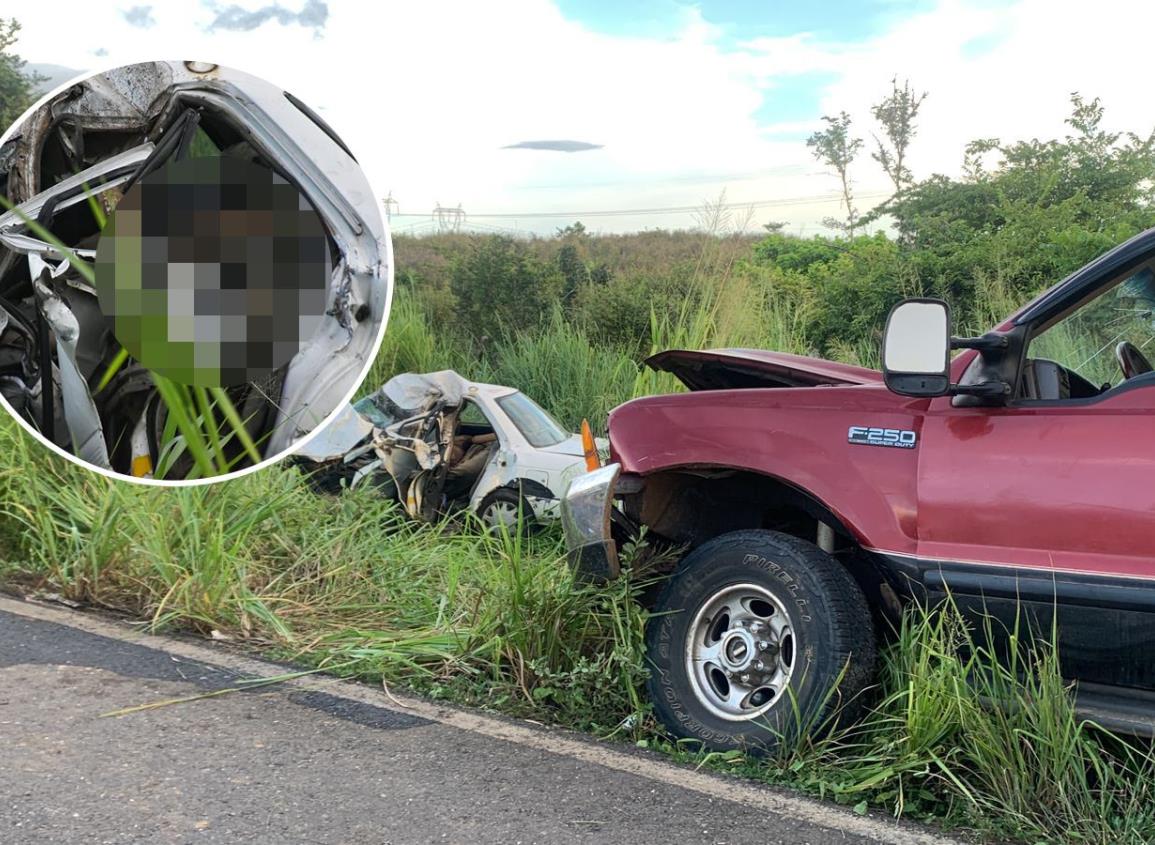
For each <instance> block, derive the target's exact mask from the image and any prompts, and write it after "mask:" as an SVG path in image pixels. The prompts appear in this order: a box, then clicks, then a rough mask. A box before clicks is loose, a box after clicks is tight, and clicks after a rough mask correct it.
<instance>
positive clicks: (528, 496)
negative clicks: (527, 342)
mask: <svg viewBox="0 0 1155 845" xmlns="http://www.w3.org/2000/svg"><path fill="white" fill-rule="evenodd" d="M606 446H607V443H606V442H605V441H604V440H601V439H595V438H593V437H592V436H591V435H590V434H589V432H588V429H587V430H585V431H584V432H583V433H582V434H573V433H570V432H568V431H566V430H565V429H564V428H563V427H562V426H561V425H560V424H559V423H558V422H557V421H556V420H555V419H554V418H553V417H551V416H550V415H549V414H548V413H547V412H546V411H545V410H544V409H542V408H541V406H539V405H538V404H537V403H536V402H534V401H533V400H532V399H530V398H529V397H528V396H526V395H525V394H524V393H522V392H521V391H519V390H517V389H515V388H512V387H503V386H500V385H495V384H480V383H477V382H471V381H467V380H465V379H464V378H462V377H461V376H460V375H458V374H457V373H455V372H453V371H452V370H442V371H441V372H436V373H426V374H416V373H406V374H404V375H399V376H396V377H394V378H393V379H390V380H389V381H388V382H386V383H385V385H384V386H383V387H382V388H381V389H379V390H378V391H376V392H375V393H373V394H371V395H370V396H367V397H365V398H364V399H361V400H359V401H357V402H355V403H353V404H352V405H349V406H347V407H346V408H345V409H343V410H342V411H341V412H340V413H339V414H338V415H337V417H335V418H334V419H333V421H332V422H331V423H330V424H329V425H327V426H326V427H325V428H324V429H323V430H322V431H321V432H320V433H319V434H318V435H317V436H316V437H314V438H313V439H312V440H311V441H309V442H308V443H307V444H306V445H305V446H304V447H303V448H302V449H300V450H298V451H297V453H296V460H295V463H296V464H297V466H298V467H300V468H301V469H302V470H303V471H304V472H305V473H306V474H307V476H308V478H309V481H310V483H311V485H312V486H313V488H314V489H315V490H318V491H319V492H328V493H336V492H340V491H341V490H343V489H349V488H353V487H360V486H366V485H369V486H373V487H375V488H377V489H379V490H380V491H381V492H382V493H383V494H385V495H389V496H395V497H396V498H397V500H398V501H399V502H400V503H401V505H402V506H403V507H404V509H405V512H406V513H407V514H408V515H409V516H411V517H413V518H415V519H419V520H422V521H431V520H434V519H436V518H438V517H439V516H443V515H446V514H452V513H456V512H461V511H471V512H473V513H475V514H477V516H479V517H480V518H481V520H482V521H483V522H484V523H486V524H487V525H489V526H497V525H501V524H503V525H505V526H507V527H513V526H516V525H517V524H518V518H519V512H520V516H521V520H522V522H521V524H523V525H533V524H535V523H540V522H542V521H546V520H551V519H556V518H557V516H558V502H559V499H560V497H561V495H562V494H563V493H564V492H565V490H566V487H568V486H569V483H570V481H571V480H572V479H574V478H575V477H576V476H579V475H581V474H583V473H585V472H586V471H587V468H588V467H589V466H591V465H593V463H591V462H596V460H597V453H598V451H599V450H604V449H605V448H606Z"/></svg>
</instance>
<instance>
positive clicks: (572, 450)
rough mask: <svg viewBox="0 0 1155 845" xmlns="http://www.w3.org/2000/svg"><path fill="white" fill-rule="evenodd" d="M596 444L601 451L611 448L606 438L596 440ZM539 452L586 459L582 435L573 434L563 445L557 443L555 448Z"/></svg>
mask: <svg viewBox="0 0 1155 845" xmlns="http://www.w3.org/2000/svg"><path fill="white" fill-rule="evenodd" d="M594 442H595V443H596V444H597V447H598V449H599V450H600V451H602V452H605V451H607V450H608V449H609V448H610V441H608V440H606V439H605V438H604V437H596V438H594ZM538 451H539V452H549V453H551V454H554V455H567V456H570V457H574V458H581V457H585V449H584V448H583V447H582V436H581V435H580V434H572V435H570V436H569V437H567V438H566V439H565V440H563V441H562V442H561V443H556V444H554V445H553V446H546V447H545V448H543V449H539V450H538Z"/></svg>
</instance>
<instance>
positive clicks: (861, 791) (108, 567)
mask: <svg viewBox="0 0 1155 845" xmlns="http://www.w3.org/2000/svg"><path fill="white" fill-rule="evenodd" d="M0 447H2V448H3V449H4V451H5V454H6V455H7V456H8V459H7V461H6V468H5V469H4V470H3V471H0V502H2V503H3V505H2V510H0V549H2V550H3V556H2V562H0V583H5V582H6V583H8V584H9V585H14V586H18V587H19V588H20V589H23V590H36V589H43V590H50V591H55V592H60V593H61V594H63V595H65V596H67V597H69V598H71V599H74V600H77V601H81V602H86V603H91V604H93V605H96V606H101V607H107V608H112V609H116V610H118V611H122V612H126V613H128V614H131V615H132V616H135V617H137V618H141V619H145V620H149V621H150V622H151V623H152V625H153V626H154V627H156V628H157V629H160V630H187V631H193V632H197V633H200V634H209V633H210V632H212V631H218V632H220V633H223V634H226V635H228V636H232V637H236V638H238V639H240V640H242V641H245V642H248V643H249V644H250V645H251V646H253V647H255V648H259V649H262V650H265V651H266V652H269V653H273V654H276V655H278V656H281V657H287V658H290V659H292V660H294V661H296V662H298V663H301V664H304V665H306V666H311V667H314V666H319V667H331V668H332V669H333V671H335V672H336V673H337V674H341V675H349V676H354V677H358V678H363V679H369V680H374V681H378V682H380V681H381V680H384V681H386V682H388V683H391V684H396V685H403V686H407V687H409V688H412V689H415V690H417V691H420V692H423V693H425V694H427V695H431V696H434V697H438V698H444V699H450V700H453V701H458V702H464V703H470V704H474V705H479V706H483V707H488V708H492V709H496V710H499V711H501V712H505V713H510V714H514V715H518V716H524V717H530V718H534V719H538V720H542V721H547V722H552V723H556V724H561V725H566V726H569V727H574V728H579V729H585V730H590V731H593V732H595V733H596V734H598V735H600V736H603V737H614V738H617V739H620V740H627V741H632V742H635V743H638V744H640V745H643V746H648V747H651V748H657V749H660V750H664V751H666V752H668V753H670V754H671V755H673V756H674V757H676V758H678V759H684V760H688V761H693V762H696V763H698V764H701V765H706V766H708V767H711V768H717V769H721V770H726V771H732V772H736V773H739V774H743V775H745V776H748V777H752V778H756V779H759V780H764V781H767V782H770V783H776V784H785V785H789V786H792V787H796V788H799V789H802V790H805V791H807V792H810V793H814V794H817V795H821V796H824V797H826V798H828V799H832V800H834V801H837V802H839V803H842V804H846V805H849V806H853V807H856V808H857V809H859V810H863V811H864V810H866V809H867V808H875V809H882V810H885V811H886V812H889V813H893V814H894V815H896V816H900V817H905V818H914V819H929V820H935V821H938V822H940V823H943V824H945V825H947V826H949V827H955V828H965V829H970V830H975V831H979V832H980V833H982V834H984V835H987V836H992V837H995V836H997V837H1006V838H1010V839H1014V840H1016V841H1022V842H1031V843H1034V842H1070V843H1076V842H1078V843H1140V842H1150V841H1153V840H1155V763H1153V760H1152V757H1151V755H1150V754H1149V753H1148V752H1147V751H1146V750H1145V749H1141V748H1137V747H1132V746H1128V745H1126V744H1124V743H1123V742H1121V741H1120V740H1118V739H1116V738H1114V737H1111V736H1110V735H1108V734H1107V733H1106V732H1104V731H1101V730H1099V729H1097V728H1095V727H1094V726H1092V725H1088V724H1085V723H1083V722H1081V721H1080V720H1079V719H1078V718H1077V717H1076V716H1075V713H1074V710H1073V707H1072V699H1071V696H1070V693H1069V690H1068V689H1067V687H1066V685H1065V683H1064V682H1063V681H1062V679H1061V678H1060V676H1059V673H1058V668H1057V667H1058V664H1057V660H1056V656H1055V654H1054V652H1053V650H1050V649H1048V648H1047V647H1045V646H1042V647H1034V648H1029V647H1027V646H1025V645H1024V646H1023V647H1022V648H1021V649H1020V650H1019V657H1018V660H1019V662H1018V663H1017V665H1013V666H1009V667H1004V666H1000V665H999V664H998V663H997V662H996V661H994V660H993V659H992V658H991V657H990V656H989V655H988V654H987V653H986V652H985V651H984V650H983V648H982V646H981V644H979V643H978V642H976V641H975V640H974V638H973V637H972V634H971V632H970V631H968V630H967V629H966V627H965V626H963V625H962V623H961V622H960V621H959V618H958V616H957V615H956V614H955V613H954V612H953V610H952V609H951V608H950V607H947V608H946V609H939V610H935V611H925V610H921V609H918V608H915V609H912V610H911V612H909V613H908V615H907V617H906V619H905V620H904V623H903V626H902V629H901V631H899V633H898V635H897V637H896V639H895V642H894V643H893V644H892V645H890V646H889V647H888V648H887V649H886V650H885V652H884V658H883V661H882V676H881V679H880V684H879V687H878V689H876V690H873V691H872V693H871V695H872V698H871V704H870V707H869V709H868V713H867V715H866V717H865V718H864V720H863V721H862V723H861V724H860V725H857V726H853V727H851V726H840V727H838V728H836V729H835V730H834V731H833V732H832V733H831V734H829V735H828V736H826V737H824V738H821V739H813V738H810V739H807V740H806V741H804V742H803V743H801V744H800V746H799V747H798V748H795V749H790V750H789V751H784V752H782V753H781V754H780V755H779V756H777V757H774V758H771V759H761V760H757V759H752V758H747V757H744V756H743V755H740V754H736V753H735V754H713V755H702V754H699V753H698V752H696V750H695V749H694V748H693V747H691V746H689V745H686V744H679V743H674V742H671V741H670V740H669V739H668V738H667V737H665V736H664V735H663V734H662V732H661V731H660V730H659V728H658V726H657V725H656V724H655V722H654V721H653V719H652V717H651V716H650V714H649V711H648V707H647V704H646V702H645V698H644V694H643V690H642V685H643V681H644V677H645V671H646V669H645V666H646V663H645V659H644V654H643V630H644V625H645V612H644V611H643V610H642V608H641V606H640V604H639V603H638V602H637V601H636V597H637V595H638V594H639V591H640V590H641V589H642V588H643V587H644V586H645V585H644V584H643V583H640V582H639V581H638V580H637V579H634V578H631V577H626V578H624V579H622V580H621V581H619V582H617V583H615V584H614V585H612V586H611V587H609V588H603V589H593V588H589V587H581V586H578V585H575V584H574V582H573V580H572V578H571V575H570V572H569V570H568V568H567V566H566V565H565V563H564V560H563V559H562V550H561V547H560V544H559V538H558V537H557V536H556V534H551V533H547V534H545V535H544V536H535V537H532V538H530V539H529V540H522V539H520V538H518V537H517V536H516V535H515V536H508V535H500V534H498V535H494V534H491V533H485V532H483V531H477V530H473V528H472V527H471V526H469V525H464V526H463V525H451V524H445V525H433V526H422V525H415V524H412V523H409V522H406V521H403V520H401V519H400V518H399V517H398V515H397V513H396V512H395V511H394V509H393V508H392V506H391V505H390V504H389V503H388V502H386V501H383V500H382V499H380V498H378V497H375V496H374V495H373V494H372V493H371V492H369V491H353V492H352V493H349V494H346V495H343V496H340V497H318V496H316V495H313V494H312V493H310V492H308V491H307V490H306V489H305V488H304V487H303V485H302V483H301V481H300V479H299V477H298V476H297V475H296V473H295V472H293V471H289V470H282V469H280V468H278V467H274V468H271V469H269V470H267V471H265V472H262V473H259V474H256V475H250V476H246V477H245V478H242V479H236V480H233V481H230V482H227V483H225V484H220V485H214V486H211V487H207V488H203V487H202V488H180V489H173V490H163V491H157V490H155V489H148V488H141V487H138V486H134V485H128V484H123V483H115V482H111V481H109V480H107V479H105V478H103V477H100V476H97V475H95V474H93V473H89V472H86V471H84V470H81V469H79V468H77V467H75V466H73V465H72V464H69V463H67V462H64V461H62V460H60V459H58V458H56V457H55V456H50V455H48V454H47V453H46V452H45V451H44V450H43V449H42V448H41V447H40V446H39V445H38V444H36V443H34V442H33V441H32V440H31V438H29V437H28V436H27V435H26V434H25V433H24V432H23V431H22V430H20V429H18V427H17V426H16V425H15V424H14V423H13V422H11V421H4V422H3V423H2V424H0ZM968 679H969V680H968ZM992 700H998V701H1002V702H1005V703H1007V705H1008V706H1005V707H998V708H995V707H992V706H991V705H990V701H992Z"/></svg>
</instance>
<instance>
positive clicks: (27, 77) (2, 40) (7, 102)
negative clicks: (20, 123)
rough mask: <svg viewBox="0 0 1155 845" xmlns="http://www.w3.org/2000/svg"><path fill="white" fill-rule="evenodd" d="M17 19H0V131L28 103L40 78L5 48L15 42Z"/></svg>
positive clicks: (31, 99) (30, 101)
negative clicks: (25, 67) (27, 71)
mask: <svg viewBox="0 0 1155 845" xmlns="http://www.w3.org/2000/svg"><path fill="white" fill-rule="evenodd" d="M19 32H20V22H19V21H17V20H16V19H15V18H9V19H7V20H6V19H4V18H0V130H2V129H3V128H4V127H8V126H11V125H12V124H13V123H15V122H16V121H17V119H18V118H19V117H20V116H21V115H22V114H24V110H25V109H27V108H28V107H29V106H30V105H32V101H33V99H34V98H35V91H36V86H37V85H39V84H40V83H41V82H43V81H44V77H42V76H40V75H39V74H35V73H26V72H25V70H24V60H23V59H21V58H20V57H19V56H17V55H16V54H15V53H13V52H10V51H9V48H10V47H11V46H12V45H14V44H15V43H16V40H17V37H18V36H17V33H19Z"/></svg>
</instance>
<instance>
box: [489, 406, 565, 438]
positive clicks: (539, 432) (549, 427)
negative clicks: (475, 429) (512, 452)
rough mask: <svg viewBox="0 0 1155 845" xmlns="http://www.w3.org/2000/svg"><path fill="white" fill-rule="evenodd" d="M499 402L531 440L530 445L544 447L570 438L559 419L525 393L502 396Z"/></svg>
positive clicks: (524, 434) (518, 427)
mask: <svg viewBox="0 0 1155 845" xmlns="http://www.w3.org/2000/svg"><path fill="white" fill-rule="evenodd" d="M497 404H498V407H500V408H501V410H503V411H504V412H505V414H506V416H508V417H509V418H510V419H511V420H512V421H513V424H514V425H515V426H517V430H518V431H520V432H521V434H522V436H523V437H525V439H526V440H528V441H529V445H530V446H536V447H537V448H539V449H542V448H545V447H546V446H556V445H557V444H558V443H561V442H562V441H563V440H567V439H568V438H569V433H568V432H567V431H566V430H565V429H564V428H562V427H561V425H560V424H559V423H558V421H557V420H555V419H554V418H553V417H551V416H550V415H549V414H548V413H546V411H545V410H544V409H543V408H542V407H541V406H540V405H538V404H537V403H536V402H534V401H533V400H532V399H530V398H529V397H528V396H526V395H525V394H524V393H510V394H509V395H508V396H502V397H501V398H499V399H498V400H497Z"/></svg>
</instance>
